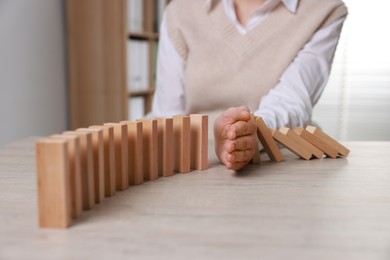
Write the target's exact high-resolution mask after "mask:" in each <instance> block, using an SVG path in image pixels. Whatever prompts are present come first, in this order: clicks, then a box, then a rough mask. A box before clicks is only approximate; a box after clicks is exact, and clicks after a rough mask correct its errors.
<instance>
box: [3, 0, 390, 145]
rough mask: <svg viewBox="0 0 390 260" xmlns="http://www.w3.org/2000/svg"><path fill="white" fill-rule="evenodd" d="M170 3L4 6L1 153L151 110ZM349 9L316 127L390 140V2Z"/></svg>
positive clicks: (352, 0) (55, 1) (15, 2)
mask: <svg viewBox="0 0 390 260" xmlns="http://www.w3.org/2000/svg"><path fill="white" fill-rule="evenodd" d="M167 2H168V1H166V0H144V1H142V0H128V1H126V0H111V1H104V0H68V1H64V0H34V1H26V0H0V145H2V144H6V143H9V142H13V141H16V140H19V139H22V138H25V137H28V136H47V135H50V134H54V133H61V132H62V131H64V130H66V129H73V128H75V127H81V126H88V125H92V124H101V123H104V122H108V121H115V120H116V121H119V120H123V119H126V118H128V119H130V120H133V119H135V118H138V117H141V116H142V115H143V114H144V113H145V112H148V111H149V110H150V105H151V98H152V95H153V91H154V79H155V68H154V67H155V62H156V52H157V48H158V28H159V22H160V21H161V16H162V12H163V9H164V6H165V5H166V4H167ZM345 3H346V5H347V6H348V8H349V16H348V18H347V20H346V22H345V24H344V29H343V32H342V37H341V39H340V42H339V46H338V49H337V52H336V55H335V59H334V64H333V68H332V74H331V77H330V80H329V83H328V86H327V87H326V89H325V92H324V93H323V95H322V97H321V99H320V101H319V103H318V104H317V106H316V107H315V109H314V114H313V120H314V121H315V122H316V123H317V124H319V125H320V126H321V127H322V128H323V130H324V131H325V132H327V133H328V134H329V135H331V136H332V137H334V138H336V139H339V140H342V141H356V140H370V141H382V140H385V141H390V133H389V131H388V129H389V128H390V113H389V110H390V49H389V47H388V46H390V36H389V34H388V33H387V31H388V28H387V26H388V25H389V24H390V15H388V13H387V12H388V10H389V8H390V3H387V2H386V1H383V0H372V1H369V2H367V1H363V0H345ZM80 64H81V65H80Z"/></svg>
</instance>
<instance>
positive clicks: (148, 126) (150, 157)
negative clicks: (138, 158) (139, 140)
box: [137, 119, 158, 181]
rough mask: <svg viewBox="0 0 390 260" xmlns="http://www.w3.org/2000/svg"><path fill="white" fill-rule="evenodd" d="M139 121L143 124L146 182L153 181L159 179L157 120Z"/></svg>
mask: <svg viewBox="0 0 390 260" xmlns="http://www.w3.org/2000/svg"><path fill="white" fill-rule="evenodd" d="M137 121H140V122H142V136H143V144H144V146H143V149H144V156H143V157H144V161H143V166H144V170H143V171H144V180H147V181H152V180H155V179H157V178H158V165H157V163H158V147H157V146H158V141H157V120H156V119H138V120H137Z"/></svg>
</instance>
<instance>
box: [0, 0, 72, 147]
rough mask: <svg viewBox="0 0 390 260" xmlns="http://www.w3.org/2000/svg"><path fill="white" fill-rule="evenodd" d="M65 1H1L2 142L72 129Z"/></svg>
mask: <svg viewBox="0 0 390 260" xmlns="http://www.w3.org/2000/svg"><path fill="white" fill-rule="evenodd" d="M64 31H65V27H64V8H63V1H61V0H34V1H29V0H0V145H2V144H5V143H9V142H12V141H15V140H18V139H21V138H24V137H28V136H46V135H49V134H52V133H59V132H61V131H63V130H65V129H66V127H67V109H66V105H67V101H66V100H67V91H66V63H65V57H66V56H65V55H66V54H65V48H66V46H65V33H64Z"/></svg>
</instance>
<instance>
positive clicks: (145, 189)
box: [0, 138, 390, 260]
mask: <svg viewBox="0 0 390 260" xmlns="http://www.w3.org/2000/svg"><path fill="white" fill-rule="evenodd" d="M34 142H35V139H34V138H30V139H26V140H22V141H19V142H16V143H13V144H10V145H6V146H3V147H2V148H0V259H23V258H34V259H120V258H123V259H169V260H172V259H327V260H329V259H390V143H389V142H350V143H346V146H347V147H348V148H350V149H351V154H350V156H349V157H348V158H347V159H345V158H339V159H322V160H311V161H304V160H300V159H297V158H296V157H295V156H293V155H288V157H287V159H286V160H285V161H284V162H281V163H273V162H270V161H263V162H262V165H261V166H259V165H251V166H249V167H248V168H247V169H245V170H244V171H242V172H240V173H234V172H231V171H228V170H226V169H225V168H224V167H223V166H221V165H219V164H218V163H217V162H216V160H215V158H211V159H210V168H209V169H208V170H206V171H202V172H200V171H194V172H191V173H188V174H177V175H175V176H173V177H168V178H160V179H158V180H156V181H153V182H146V183H144V184H143V185H140V186H133V187H130V188H129V189H128V190H126V191H123V192H119V193H118V194H117V195H116V196H115V197H112V198H110V199H106V200H104V201H103V203H101V204H100V205H97V206H96V207H94V208H93V209H92V210H90V211H88V212H83V214H82V216H81V217H80V218H79V219H78V220H76V221H75V223H74V225H73V226H72V227H71V228H69V229H64V230H56V229H51V230H50V229H39V228H38V224H37V198H36V193H37V191H36V177H35V161H34V160H35V158H34ZM284 153H286V154H287V153H288V152H286V151H284ZM211 157H212V156H211ZM265 158H266V157H265V156H264V157H263V159H265Z"/></svg>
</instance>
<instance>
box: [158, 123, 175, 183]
mask: <svg viewBox="0 0 390 260" xmlns="http://www.w3.org/2000/svg"><path fill="white" fill-rule="evenodd" d="M157 136H158V137H157V139H158V175H159V176H164V177H168V176H172V175H173V119H172V118H157Z"/></svg>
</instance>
